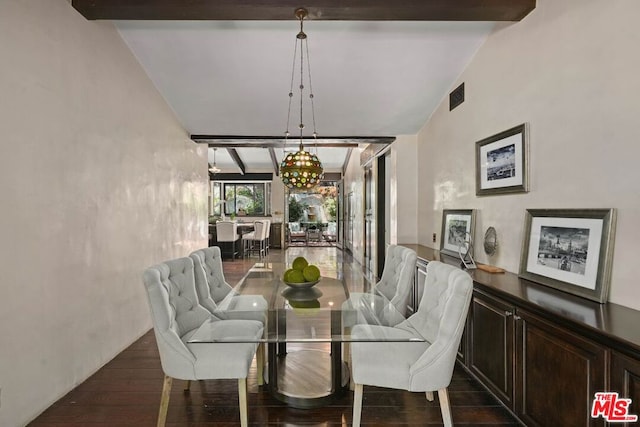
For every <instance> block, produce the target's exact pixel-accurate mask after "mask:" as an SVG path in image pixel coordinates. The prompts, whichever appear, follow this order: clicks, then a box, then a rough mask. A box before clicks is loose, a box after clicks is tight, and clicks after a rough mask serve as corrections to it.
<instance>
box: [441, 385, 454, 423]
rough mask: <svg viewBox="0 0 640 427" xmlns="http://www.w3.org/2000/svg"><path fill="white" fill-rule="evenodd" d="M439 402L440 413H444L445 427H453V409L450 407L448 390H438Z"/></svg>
mask: <svg viewBox="0 0 640 427" xmlns="http://www.w3.org/2000/svg"><path fill="white" fill-rule="evenodd" d="M438 400H439V401H440V412H442V422H443V423H444V427H451V426H453V419H452V418H451V407H450V406H449V393H448V392H447V389H446V388H442V389H440V390H438Z"/></svg>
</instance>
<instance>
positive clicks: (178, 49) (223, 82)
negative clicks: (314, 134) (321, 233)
mask: <svg viewBox="0 0 640 427" xmlns="http://www.w3.org/2000/svg"><path fill="white" fill-rule="evenodd" d="M72 4H73V6H74V7H75V8H76V9H77V10H78V11H79V12H80V13H82V14H83V15H84V16H85V17H87V19H109V20H114V21H115V25H116V26H117V28H118V30H119V32H120V34H121V35H122V37H123V39H124V40H125V42H126V43H127V45H128V46H129V48H130V49H131V51H132V52H133V54H134V55H135V56H136V57H137V58H138V60H139V61H140V63H141V65H142V67H143V68H144V69H145V70H146V72H147V74H148V75H149V77H150V79H151V80H152V81H153V83H154V84H155V85H156V87H157V88H158V90H159V91H160V93H161V94H162V95H163V96H164V98H165V99H166V101H167V102H168V104H169V105H170V106H171V108H172V109H173V110H174V111H175V113H176V115H177V117H178V118H179V120H180V121H181V122H182V123H183V125H184V126H185V128H186V129H187V131H188V132H190V133H191V134H193V135H195V136H197V138H194V140H197V141H198V142H210V143H213V144H217V145H219V146H220V147H225V146H227V145H229V141H230V140H231V141H233V138H230V137H235V136H239V137H260V136H268V137H280V136H282V135H283V133H284V130H285V128H286V120H287V107H288V101H289V98H288V93H289V85H290V83H291V66H292V59H293V48H294V42H295V36H296V34H297V32H298V30H299V25H298V23H297V22H295V21H294V20H295V19H296V18H295V16H294V10H295V9H296V8H297V7H300V6H304V7H307V9H308V10H309V20H308V21H307V22H305V32H306V33H307V35H308V37H309V53H310V59H311V69H312V76H313V89H314V95H315V98H314V104H315V115H316V122H317V130H318V133H319V135H320V136H321V137H323V138H331V137H337V138H338V139H337V140H333V143H332V144H331V145H334V146H335V145H336V144H335V142H336V141H338V142H340V141H346V140H344V139H342V137H392V136H396V135H402V134H415V133H417V132H418V130H419V129H420V127H421V126H423V125H424V123H425V122H426V120H427V119H428V117H429V116H430V115H431V113H432V112H433V110H434V109H435V108H436V107H437V105H438V104H439V103H440V102H441V101H442V100H443V99H444V98H445V97H446V96H447V95H448V93H449V92H450V91H451V89H452V85H453V83H454V82H455V81H456V79H457V78H458V76H459V75H460V73H461V72H462V71H463V70H464V68H465V67H466V65H467V64H468V63H469V61H470V60H471V58H472V57H473V55H474V54H475V52H476V51H477V49H478V48H479V47H480V46H481V45H482V43H483V42H484V40H485V39H486V37H487V35H488V34H489V33H490V32H491V31H492V30H493V28H494V27H495V24H496V21H518V20H520V19H522V18H524V17H525V16H526V15H527V14H528V13H529V12H530V11H531V10H533V8H534V7H535V0H484V1H480V0H458V1H446V0H395V1H387V0H371V1H366V2H364V1H361V0H349V1H347V0H345V1H340V2H335V1H329V0H324V1H319V2H315V5H314V6H308V5H305V4H300V3H299V2H293V1H275V0H266V1H265V0H262V1H260V0H215V1H214V0H190V1H188V2H187V1H176V0H73V1H72ZM336 4H338V6H336ZM305 108H306V107H305ZM305 115H306V113H305ZM305 120H309V119H305ZM225 141H226V143H225ZM238 141H239V142H240V146H238V145H237V144H236V153H238V154H239V156H240V158H241V159H242V160H243V161H244V163H245V166H246V167H245V171H246V172H253V171H256V172H257V171H260V172H262V171H265V170H274V168H273V162H272V157H273V156H272V153H273V154H275V156H276V157H277V159H281V158H282V156H283V155H284V153H283V150H282V143H281V142H280V141H277V140H274V139H269V140H267V139H265V144H264V146H265V147H267V146H268V147H273V148H274V150H273V151H272V152H269V150H266V149H264V148H261V149H260V148H255V147H256V144H255V142H256V139H252V140H251V141H253V143H254V145H253V146H252V148H244V147H243V146H242V142H243V141H246V140H242V139H240V140H238ZM257 145H260V144H257ZM320 145H321V147H320V148H319V150H320V151H319V152H318V154H319V155H320V157H321V159H323V161H324V162H325V163H326V164H327V165H326V166H327V167H328V169H330V170H340V169H341V168H342V164H343V162H344V160H345V156H346V154H347V153H348V151H349V150H348V145H345V146H344V147H342V148H334V149H330V148H324V147H322V145H323V144H320ZM249 146H250V144H247V147H249ZM256 150H257V151H256ZM212 155H213V152H212V151H211V153H210V162H212ZM216 162H217V165H218V167H220V168H222V169H223V170H224V171H225V172H227V171H228V172H236V171H238V165H237V163H236V162H234V161H233V158H232V156H231V155H230V153H229V152H227V150H217V153H216Z"/></svg>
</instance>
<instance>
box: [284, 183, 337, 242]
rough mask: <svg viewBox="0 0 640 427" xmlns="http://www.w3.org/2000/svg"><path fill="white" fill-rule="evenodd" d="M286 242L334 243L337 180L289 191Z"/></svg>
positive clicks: (335, 239)
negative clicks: (307, 188) (305, 188)
mask: <svg viewBox="0 0 640 427" xmlns="http://www.w3.org/2000/svg"><path fill="white" fill-rule="evenodd" d="M285 197H286V203H285V206H286V217H285V222H286V229H285V233H286V241H287V246H337V245H338V242H339V241H340V233H339V230H340V224H339V214H338V213H339V209H340V207H339V204H340V194H339V182H336V181H323V182H321V183H320V185H318V186H316V187H314V188H312V189H309V190H295V191H288V192H287V193H286V194H285Z"/></svg>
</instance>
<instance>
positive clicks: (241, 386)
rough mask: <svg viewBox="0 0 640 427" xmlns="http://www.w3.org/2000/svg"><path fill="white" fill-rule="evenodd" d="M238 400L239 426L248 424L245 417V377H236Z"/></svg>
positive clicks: (243, 426)
mask: <svg viewBox="0 0 640 427" xmlns="http://www.w3.org/2000/svg"><path fill="white" fill-rule="evenodd" d="M238 400H239V401H240V426H241V427H247V426H248V425H249V421H248V417H247V379H246V378H238Z"/></svg>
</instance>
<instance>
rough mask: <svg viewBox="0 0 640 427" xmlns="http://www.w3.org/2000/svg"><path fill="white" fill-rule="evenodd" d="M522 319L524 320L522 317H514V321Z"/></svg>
mask: <svg viewBox="0 0 640 427" xmlns="http://www.w3.org/2000/svg"><path fill="white" fill-rule="evenodd" d="M520 319H522V317H520V316H518V315H515V316H513V320H520Z"/></svg>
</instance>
